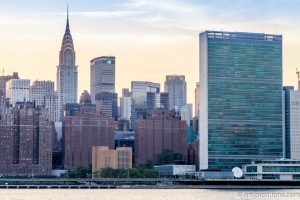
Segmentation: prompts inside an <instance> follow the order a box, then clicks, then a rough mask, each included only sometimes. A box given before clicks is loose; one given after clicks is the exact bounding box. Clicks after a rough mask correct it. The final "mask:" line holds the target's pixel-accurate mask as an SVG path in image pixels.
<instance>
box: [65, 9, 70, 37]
mask: <svg viewBox="0 0 300 200" xmlns="http://www.w3.org/2000/svg"><path fill="white" fill-rule="evenodd" d="M66 32H68V33H69V32H70V27H69V4H67V26H66Z"/></svg>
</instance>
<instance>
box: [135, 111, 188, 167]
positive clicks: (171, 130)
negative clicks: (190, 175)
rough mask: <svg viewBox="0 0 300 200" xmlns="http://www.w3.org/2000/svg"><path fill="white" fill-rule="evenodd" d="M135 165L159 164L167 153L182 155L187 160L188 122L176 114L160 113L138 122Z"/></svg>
mask: <svg viewBox="0 0 300 200" xmlns="http://www.w3.org/2000/svg"><path fill="white" fill-rule="evenodd" d="M134 150H135V165H136V166H143V165H147V164H157V163H158V158H159V155H160V154H161V153H163V152H165V151H172V152H173V153H178V154H180V155H181V156H182V157H183V159H184V161H186V159H187V141H186V122H185V121H181V120H180V119H178V117H176V116H175V112H160V113H157V114H156V115H152V116H148V117H147V119H140V120H137V121H136V129H135V148H134Z"/></svg>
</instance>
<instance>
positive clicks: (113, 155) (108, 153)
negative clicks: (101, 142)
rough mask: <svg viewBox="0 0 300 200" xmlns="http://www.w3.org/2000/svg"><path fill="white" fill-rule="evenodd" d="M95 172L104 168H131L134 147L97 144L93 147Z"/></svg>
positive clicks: (93, 168)
mask: <svg viewBox="0 0 300 200" xmlns="http://www.w3.org/2000/svg"><path fill="white" fill-rule="evenodd" d="M92 154H93V155H92V160H93V161H92V171H93V174H94V173H96V172H99V171H100V170H101V169H103V168H113V169H131V168H132V149H131V148H130V147H117V148H116V149H109V147H108V146H95V147H93V149H92Z"/></svg>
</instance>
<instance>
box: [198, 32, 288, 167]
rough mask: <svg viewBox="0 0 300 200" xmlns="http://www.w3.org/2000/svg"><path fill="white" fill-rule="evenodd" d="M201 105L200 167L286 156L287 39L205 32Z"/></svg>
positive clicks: (228, 164)
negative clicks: (284, 48) (284, 50)
mask: <svg viewBox="0 0 300 200" xmlns="http://www.w3.org/2000/svg"><path fill="white" fill-rule="evenodd" d="M200 105H201V109H200V118H199V119H200V130H199V134H200V169H202V170H206V169H220V170H231V169H232V168H233V167H241V165H242V164H245V163H249V162H250V161H252V160H257V159H278V158H282V157H283V135H282V133H283V132H282V131H283V120H282V36H281V35H270V34H260V33H240V32H216V31H206V32H203V33H201V34H200Z"/></svg>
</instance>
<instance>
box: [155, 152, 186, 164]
mask: <svg viewBox="0 0 300 200" xmlns="http://www.w3.org/2000/svg"><path fill="white" fill-rule="evenodd" d="M157 163H158V164H160V165H163V164H182V163H184V158H183V155H182V154H180V153H174V152H173V151H172V150H165V151H163V152H162V153H161V154H159V156H158V159H157Z"/></svg>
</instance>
